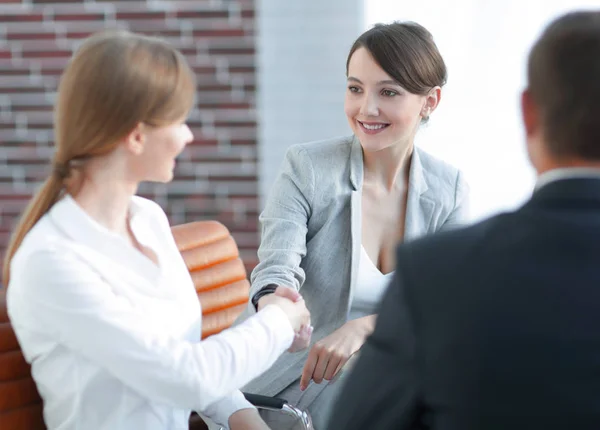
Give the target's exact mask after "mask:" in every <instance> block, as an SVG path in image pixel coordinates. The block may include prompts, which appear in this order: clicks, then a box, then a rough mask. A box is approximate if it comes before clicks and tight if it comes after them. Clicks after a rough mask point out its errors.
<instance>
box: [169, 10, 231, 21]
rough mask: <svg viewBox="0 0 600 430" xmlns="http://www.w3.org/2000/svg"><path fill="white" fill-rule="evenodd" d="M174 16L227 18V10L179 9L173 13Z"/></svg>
mask: <svg viewBox="0 0 600 430" xmlns="http://www.w3.org/2000/svg"><path fill="white" fill-rule="evenodd" d="M175 17H176V18H200V19H202V18H228V17H229V12H228V11H226V10H210V11H208V10H199V11H179V12H176V13H175Z"/></svg>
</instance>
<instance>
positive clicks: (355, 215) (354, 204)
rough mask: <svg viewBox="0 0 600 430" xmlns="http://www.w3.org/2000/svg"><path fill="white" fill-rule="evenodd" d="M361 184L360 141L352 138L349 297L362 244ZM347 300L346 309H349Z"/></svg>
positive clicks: (352, 290)
mask: <svg viewBox="0 0 600 430" xmlns="http://www.w3.org/2000/svg"><path fill="white" fill-rule="evenodd" d="M362 184H363V154H362V147H361V146H360V142H359V141H358V139H357V138H356V137H354V138H353V140H352V143H351V150H350V185H351V190H352V191H351V194H350V234H351V243H352V250H351V252H352V255H351V257H350V291H349V294H350V297H352V296H353V294H354V285H355V284H356V276H357V270H358V262H359V259H360V247H361V244H362ZM350 302H351V300H348V309H347V312H349V311H350Z"/></svg>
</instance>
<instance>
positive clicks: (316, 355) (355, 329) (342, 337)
mask: <svg viewBox="0 0 600 430" xmlns="http://www.w3.org/2000/svg"><path fill="white" fill-rule="evenodd" d="M375 318H376V316H375V315H369V316H367V317H363V318H358V319H356V320H352V321H348V322H347V323H346V324H344V325H343V326H341V327H340V328H339V329H337V330H336V331H334V332H333V333H331V334H330V335H329V336H327V337H325V338H323V339H321V340H320V341H319V342H317V343H315V344H314V345H313V347H312V348H311V350H310V353H309V354H308V358H307V359H306V363H305V364H304V369H303V370H302V377H301V378H300V389H301V390H302V391H304V390H306V388H307V387H308V384H309V383H310V380H311V379H312V380H313V381H315V382H316V383H317V384H320V383H321V382H323V379H325V380H327V381H330V380H332V379H333V378H334V377H335V375H337V373H338V372H339V371H340V369H341V368H342V367H344V365H345V364H346V362H347V361H348V360H349V359H350V357H352V355H353V354H354V353H355V352H356V351H358V350H359V349H360V348H361V347H362V346H363V344H364V343H365V340H366V339H367V336H368V335H369V334H371V333H372V332H373V329H374V327H375Z"/></svg>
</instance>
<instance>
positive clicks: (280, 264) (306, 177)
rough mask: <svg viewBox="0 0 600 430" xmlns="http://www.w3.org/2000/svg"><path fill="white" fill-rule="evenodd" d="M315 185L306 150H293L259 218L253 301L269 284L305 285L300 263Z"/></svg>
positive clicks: (304, 252) (253, 273)
mask: <svg viewBox="0 0 600 430" xmlns="http://www.w3.org/2000/svg"><path fill="white" fill-rule="evenodd" d="M314 182H315V175H314V170H313V165H312V162H311V160H310V157H309V156H308V154H307V153H306V150H305V149H303V148H302V147H300V146H292V147H291V148H290V149H289V150H288V151H287V153H286V156H285V159H284V162H283V164H282V167H281V170H280V172H279V175H278V177H277V179H276V181H275V182H274V184H273V187H272V189H271V192H270V193H269V197H268V200H267V203H266V205H265V209H264V210H263V212H262V213H261V215H260V218H259V219H260V223H261V227H262V234H261V243H260V247H259V249H258V258H259V264H258V265H257V266H256V268H255V269H254V270H253V271H252V276H251V282H252V287H251V289H250V297H253V296H254V295H255V294H256V293H257V292H258V291H260V290H261V289H262V288H263V287H265V286H267V285H269V284H274V285H277V286H285V287H290V288H294V289H295V290H299V289H300V287H301V286H302V284H303V283H304V279H305V274H304V271H303V270H302V268H301V267H300V262H301V261H302V258H304V256H305V255H306V235H307V232H308V220H309V218H310V216H311V212H312V208H313V198H314V190H315V183H314Z"/></svg>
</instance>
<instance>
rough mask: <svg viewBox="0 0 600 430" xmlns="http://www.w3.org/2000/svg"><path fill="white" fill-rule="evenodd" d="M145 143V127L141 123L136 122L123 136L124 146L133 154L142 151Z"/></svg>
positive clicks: (138, 153)
mask: <svg viewBox="0 0 600 430" xmlns="http://www.w3.org/2000/svg"><path fill="white" fill-rule="evenodd" d="M145 143H146V127H145V126H144V124H143V123H141V122H140V123H138V125H136V126H135V128H134V129H133V130H131V132H129V134H128V135H127V136H126V137H125V146H126V147H127V149H128V150H129V151H131V152H132V153H133V154H135V155H140V154H141V153H142V152H144V145H145Z"/></svg>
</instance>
